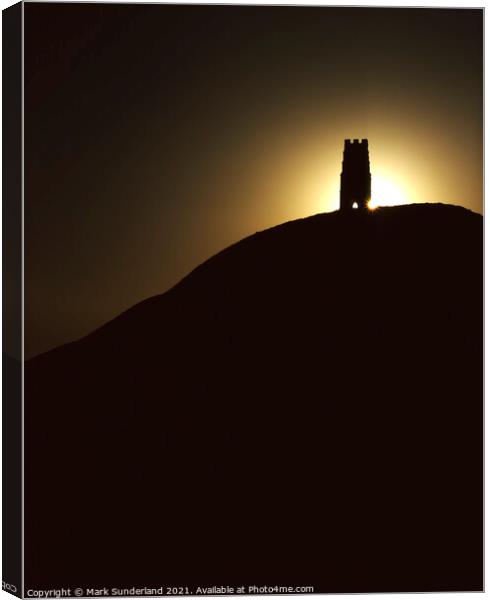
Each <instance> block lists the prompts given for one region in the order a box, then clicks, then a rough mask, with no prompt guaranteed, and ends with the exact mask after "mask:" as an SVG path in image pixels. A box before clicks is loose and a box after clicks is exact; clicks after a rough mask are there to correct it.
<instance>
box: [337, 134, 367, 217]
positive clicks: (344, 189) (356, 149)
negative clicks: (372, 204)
mask: <svg viewBox="0 0 490 600" xmlns="http://www.w3.org/2000/svg"><path fill="white" fill-rule="evenodd" d="M370 198H371V172H370V170H369V150H368V141H367V140H365V139H364V140H361V141H360V142H359V140H353V141H352V142H351V141H350V140H345V143H344V158H343V160H342V173H341V175H340V210H351V209H352V208H354V204H357V206H358V207H359V208H367V204H368V202H369V200H370Z"/></svg>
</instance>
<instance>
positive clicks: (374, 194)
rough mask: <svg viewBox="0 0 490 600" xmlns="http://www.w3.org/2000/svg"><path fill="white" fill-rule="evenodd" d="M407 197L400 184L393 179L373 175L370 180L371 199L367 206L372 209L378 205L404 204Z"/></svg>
mask: <svg viewBox="0 0 490 600" xmlns="http://www.w3.org/2000/svg"><path fill="white" fill-rule="evenodd" d="M406 203H407V198H406V195H405V193H404V191H403V188H402V187H401V186H400V185H397V184H396V183H395V182H394V181H393V180H391V179H387V178H385V177H381V176H379V175H373V177H372V180H371V200H370V201H369V203H368V207H369V208H370V209H371V210H374V209H375V208H377V207H378V206H397V205H399V204H406Z"/></svg>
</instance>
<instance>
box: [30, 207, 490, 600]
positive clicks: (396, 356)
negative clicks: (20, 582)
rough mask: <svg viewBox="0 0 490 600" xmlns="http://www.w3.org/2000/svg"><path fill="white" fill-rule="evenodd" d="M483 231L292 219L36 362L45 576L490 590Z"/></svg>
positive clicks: (101, 581) (336, 217) (37, 544)
mask: <svg viewBox="0 0 490 600" xmlns="http://www.w3.org/2000/svg"><path fill="white" fill-rule="evenodd" d="M482 241H483V238H482V217H481V216H480V215H477V214H474V213H471V212H470V211H468V210H466V209H463V208H460V207H455V206H449V205H440V204H439V205H436V204H430V205H429V204H425V205H422V204H419V205H408V206H401V207H393V208H381V209H378V210H377V211H374V212H368V211H352V212H348V213H340V212H337V213H331V214H321V215H316V216H313V217H310V218H306V219H302V220H298V221H293V222H289V223H285V224H283V225H279V226H277V227H274V228H272V229H269V230H266V231H263V232H260V233H257V234H255V235H252V236H250V237H249V238H246V239H244V240H242V241H241V242H239V243H237V244H235V245H233V246H231V247H230V248H227V249H226V250H224V251H223V252H220V253H219V254H217V255H216V256H214V257H212V258H211V259H210V260H208V261H207V262H205V263H204V264H202V265H201V266H199V267H198V268H197V269H195V270H194V271H193V272H192V273H190V274H189V275H188V276H187V277H186V278H185V279H183V280H182V281H181V282H180V283H179V284H178V285H176V286H175V287H174V288H172V289H171V290H169V291H168V292H166V293H165V294H162V295H161V296H157V297H154V298H150V299H148V300H146V301H144V302H141V303H140V304H138V305H136V306H135V307H133V308H131V309H130V310H128V311H127V312H125V313H123V314H122V315H120V316H119V317H117V318H116V319H114V320H113V321H111V322H110V323H108V324H106V325H105V326H103V327H101V328H100V329H98V330H97V331H95V332H93V333H92V334H90V335H88V336H87V337H85V338H83V339H81V340H79V341H77V342H75V343H72V344H68V345H66V346H63V347H61V348H59V349H56V350H54V351H51V352H49V353H47V354H44V355H41V356H39V357H36V358H34V359H32V360H30V361H28V363H27V364H26V375H25V386H26V396H25V397H26V443H27V445H26V458H25V468H26V535H27V539H26V544H27V545H26V561H27V562H26V580H27V582H28V583H29V585H30V586H31V587H39V588H41V587H56V588H59V587H61V586H62V585H64V586H71V587H76V586H80V587H84V586H91V587H94V586H98V585H99V586H103V585H109V586H111V585H117V586H123V585H128V586H133V585H135V586H147V587H150V586H151V585H156V586H159V585H187V586H192V585H200V586H204V585H210V586H212V585H281V586H287V585H293V586H296V585H313V586H315V591H316V592H383V591H392V592H411V591H435V590H437V591H449V590H452V591H463V590H481V589H482V585H483V583H482V581H483V567H482V562H483V558H482V556H483V555H482V553H483V530H482V527H483V518H482V512H483V504H482V502H483V499H482V495H483V484H482V479H483V478H482V469H483V462H482V451H483V437H482V427H483V421H482V414H483V410H482V409H483V392H482V374H483V371H482V354H483V350H482V348H483V346H482V312H483V311H482V307H483V305H482V299H483V283H482V280H483V277H482V254H483V251H482V248H483V247H482ZM128 278H129V275H128Z"/></svg>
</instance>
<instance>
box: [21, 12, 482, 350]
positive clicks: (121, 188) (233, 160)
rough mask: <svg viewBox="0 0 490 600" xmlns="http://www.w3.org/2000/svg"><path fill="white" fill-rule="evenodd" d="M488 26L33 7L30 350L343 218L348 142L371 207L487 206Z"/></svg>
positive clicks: (440, 16)
mask: <svg viewBox="0 0 490 600" xmlns="http://www.w3.org/2000/svg"><path fill="white" fill-rule="evenodd" d="M482 15H483V12H482V10H471V9H463V10H462V9H453V10H446V9H402V8H397V9H385V8H366V9H364V8H341V9H339V8H328V7H325V8H307V7H263V6H259V7H253V6H238V5H235V6H202V5H201V6H199V5H196V6H190V5H183V6H175V5H173V6H172V5H114V4H108V5H103V4H98V3H88V4H74V3H70V4H42V3H32V4H30V3H26V4H25V272H26V293H25V317H26V323H25V333H26V340H25V350H26V355H27V356H32V355H34V354H37V353H39V352H42V351H45V350H48V349H50V348H52V347H54V346H56V345H59V344H61V343H65V342H67V341H71V340H73V339H76V338H78V337H80V336H82V335H84V334H86V333H89V332H90V331H91V330H93V329H94V328H96V327H97V326H99V325H101V324H103V323H104V322H106V321H108V320H109V319H111V318H113V317H114V316H116V315H117V314H119V313H120V312H122V311H123V310H125V309H126V308H129V307H130V306H131V305H133V304H135V303H136V302H138V301H140V300H143V299H145V298H147V297H149V296H152V295H154V294H158V293H162V292H164V291H165V290H166V289H168V288H169V287H170V286H171V285H173V284H174V283H176V282H177V281H178V280H179V279H181V278H182V277H183V276H185V275H186V274H187V273H188V272H189V271H190V270H191V269H192V268H193V267H195V266H197V264H199V263H200V262H202V261H203V260H205V259H206V258H208V257H209V256H211V255H212V254H214V253H216V252H217V251H219V250H221V249H222V248H224V247H226V246H228V245H229V244H231V243H233V242H235V241H237V240H239V239H241V238H243V237H244V236H246V235H249V234H251V233H254V232H255V231H257V230H260V229H265V228H267V227H270V226H272V225H275V224H278V223H281V222H283V221H287V220H291V219H295V218H300V217H303V216H307V215H309V214H315V213H318V212H327V211H331V210H336V209H337V208H338V190H339V174H340V168H341V159H342V147H343V140H344V138H362V137H367V138H369V145H370V158H371V171H372V175H373V198H374V197H375V196H376V198H377V200H378V201H379V203H380V204H392V203H395V204H399V203H403V202H446V203H452V204H461V205H463V206H466V207H468V208H470V209H472V210H474V211H478V212H482V152H483V147H482V114H483V104H482V98H483V88H482V80H483V74H482V63H483V61H482V52H483V42H482V29H483V20H482ZM334 259H335V257H332V260H334ZM326 260H328V257H326Z"/></svg>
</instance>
